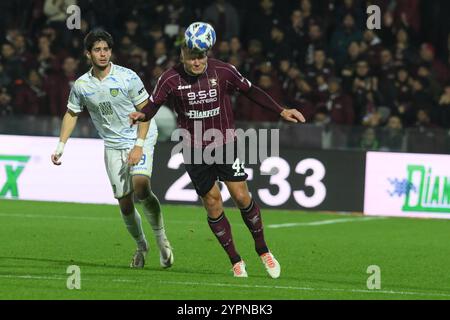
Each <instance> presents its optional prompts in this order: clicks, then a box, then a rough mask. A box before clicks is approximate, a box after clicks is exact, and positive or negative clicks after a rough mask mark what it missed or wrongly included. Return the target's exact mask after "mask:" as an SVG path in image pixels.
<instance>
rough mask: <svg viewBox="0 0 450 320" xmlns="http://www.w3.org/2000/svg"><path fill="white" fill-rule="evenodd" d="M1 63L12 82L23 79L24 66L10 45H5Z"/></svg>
mask: <svg viewBox="0 0 450 320" xmlns="http://www.w3.org/2000/svg"><path fill="white" fill-rule="evenodd" d="M1 62H2V64H3V70H4V72H5V73H6V74H7V75H8V76H9V77H10V78H11V80H12V81H15V80H18V79H23V77H24V66H23V65H22V63H21V61H20V59H19V58H18V57H17V55H16V50H15V49H14V47H13V45H12V44H10V43H4V44H3V45H2V51H1Z"/></svg>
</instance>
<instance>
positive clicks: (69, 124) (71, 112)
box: [51, 82, 82, 166]
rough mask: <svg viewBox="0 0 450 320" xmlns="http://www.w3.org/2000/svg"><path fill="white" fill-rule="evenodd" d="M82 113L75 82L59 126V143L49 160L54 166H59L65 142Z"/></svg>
mask: <svg viewBox="0 0 450 320" xmlns="http://www.w3.org/2000/svg"><path fill="white" fill-rule="evenodd" d="M81 111H82V107H81V101H80V95H79V94H78V92H77V83H76V82H75V84H74V86H73V87H72V89H71V90H70V95H69V100H68V102H67V111H66V114H65V115H64V117H63V120H62V124H61V131H60V133H59V142H58V145H57V146H56V150H55V152H53V154H52V156H51V159H52V162H53V164H54V165H57V166H59V165H60V164H61V161H59V159H60V158H61V156H62V154H63V152H64V146H65V145H66V142H67V140H69V137H70V136H71V134H72V132H73V129H75V126H76V124H77V120H78V115H79V114H80V112H81Z"/></svg>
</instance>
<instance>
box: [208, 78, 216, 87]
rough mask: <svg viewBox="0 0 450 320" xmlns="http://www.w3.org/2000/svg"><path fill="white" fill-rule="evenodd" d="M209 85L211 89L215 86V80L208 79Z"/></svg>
mask: <svg viewBox="0 0 450 320" xmlns="http://www.w3.org/2000/svg"><path fill="white" fill-rule="evenodd" d="M209 83H210V84H211V87H215V86H217V79H209Z"/></svg>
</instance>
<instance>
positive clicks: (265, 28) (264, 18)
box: [245, 0, 281, 49]
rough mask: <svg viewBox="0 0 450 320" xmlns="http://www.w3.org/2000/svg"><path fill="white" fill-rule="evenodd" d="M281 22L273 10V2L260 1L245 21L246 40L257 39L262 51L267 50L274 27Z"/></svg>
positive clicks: (271, 0) (270, 0)
mask: <svg viewBox="0 0 450 320" xmlns="http://www.w3.org/2000/svg"><path fill="white" fill-rule="evenodd" d="M280 21H281V19H280V17H279V15H278V13H277V12H276V11H275V10H274V3H273V0H260V1H259V6H258V8H257V9H255V11H254V12H253V11H252V12H251V14H250V15H249V18H248V19H247V20H246V31H247V32H246V37H245V38H246V39H247V41H251V39H257V40H259V41H261V44H262V45H263V48H264V49H267V47H268V45H269V40H270V33H271V30H272V27H273V26H274V25H277V24H279V23H280Z"/></svg>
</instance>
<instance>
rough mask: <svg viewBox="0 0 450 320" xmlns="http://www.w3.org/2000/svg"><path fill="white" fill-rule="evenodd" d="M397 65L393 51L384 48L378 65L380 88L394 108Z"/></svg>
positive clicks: (388, 103) (387, 101) (390, 105)
mask: <svg viewBox="0 0 450 320" xmlns="http://www.w3.org/2000/svg"><path fill="white" fill-rule="evenodd" d="M396 70H397V69H396V66H395V63H394V59H393V57H392V53H391V51H390V50H388V49H383V50H382V51H381V53H380V63H379V67H378V72H377V73H378V79H379V86H378V87H379V90H380V93H381V95H382V96H383V98H384V101H385V103H386V104H387V105H388V106H389V107H390V108H391V109H392V108H393V104H394V100H395V78H396Z"/></svg>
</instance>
